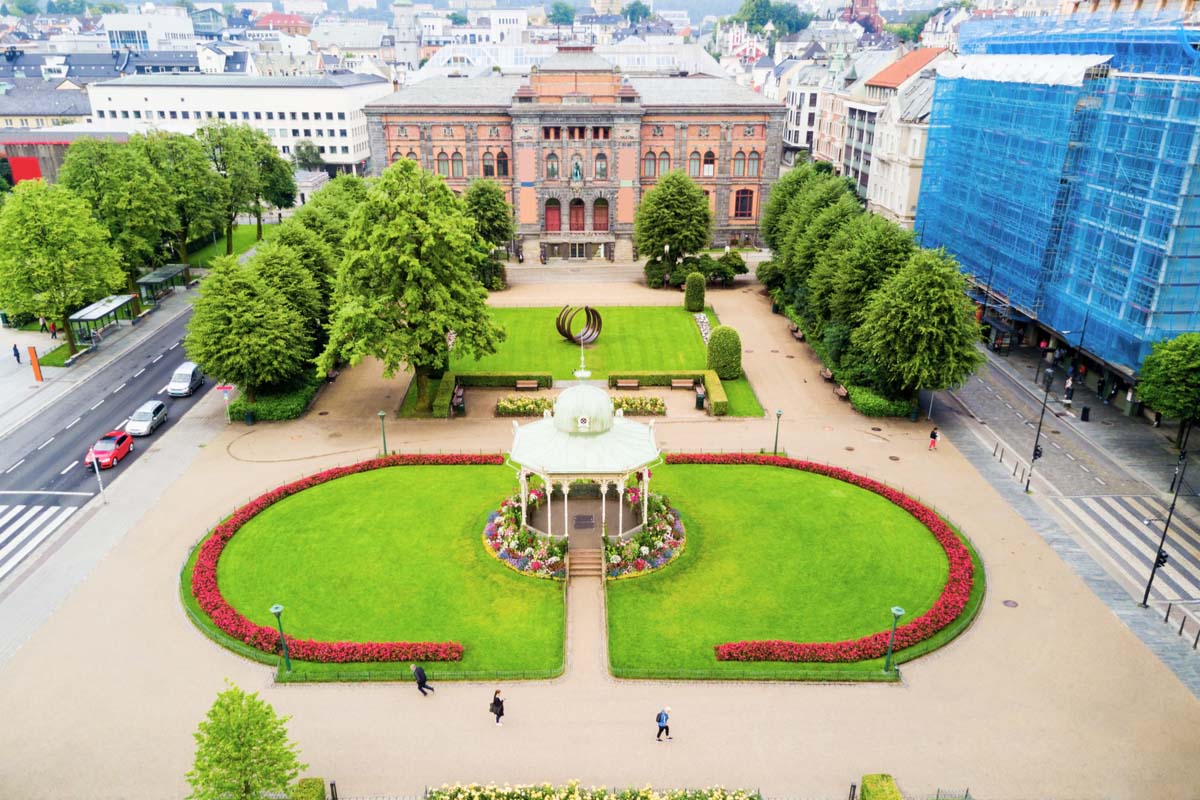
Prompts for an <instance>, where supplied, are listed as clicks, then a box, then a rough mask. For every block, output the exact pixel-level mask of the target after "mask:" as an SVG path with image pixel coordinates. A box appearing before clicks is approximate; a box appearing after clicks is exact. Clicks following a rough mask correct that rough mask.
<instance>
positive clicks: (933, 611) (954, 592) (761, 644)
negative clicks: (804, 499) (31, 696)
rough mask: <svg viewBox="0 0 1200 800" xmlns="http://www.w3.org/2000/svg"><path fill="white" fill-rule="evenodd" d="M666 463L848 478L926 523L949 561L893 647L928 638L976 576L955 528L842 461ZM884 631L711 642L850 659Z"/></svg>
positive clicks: (795, 657) (721, 651) (762, 657)
mask: <svg viewBox="0 0 1200 800" xmlns="http://www.w3.org/2000/svg"><path fill="white" fill-rule="evenodd" d="M665 460H666V463H668V464H720V465H739V464H748V465H755V466H769V467H784V468H786V469H795V470H800V471H802V472H812V473H814V474H817V475H823V476H825V477H827V478H833V479H835V480H839V481H843V482H845V483H849V484H850V485H852V486H857V487H859V488H861V489H866V490H867V491H869V492H874V493H875V494H877V495H879V496H880V497H883V498H884V499H886V500H888V501H889V502H891V503H893V504H895V505H897V506H899V507H900V508H902V509H904V510H905V511H907V512H908V513H909V514H911V515H912V516H913V517H914V518H915V519H916V520H917V521H918V522H920V523H921V524H922V525H924V526H925V527H926V528H928V529H929V532H930V533H932V534H933V538H935V539H936V540H937V542H938V544H940V545H941V546H942V550H943V551H945V553H946V560H947V561H948V562H949V564H950V570H949V574H948V575H947V577H946V584H945V585H944V586H943V587H942V592H941V594H940V595H939V596H938V599H937V600H936V601H935V602H934V604H933V607H932V608H930V609H929V610H928V611H926V612H925V613H924V614H922V615H921V616H919V617H917V618H916V619H915V620H912V621H911V622H906V623H905V624H903V625H901V626H899V627H898V628H896V642H895V649H896V651H900V650H903V649H904V648H906V647H911V646H913V645H915V644H917V643H919V642H923V641H925V640H926V639H929V638H930V637H932V636H933V635H934V634H936V633H937V632H938V631H941V630H942V629H944V628H946V627H947V626H949V625H950V624H951V623H952V622H954V621H955V620H956V619H958V617H959V616H960V615H961V614H962V613H963V611H964V610H965V609H966V607H967V604H968V602H969V601H970V598H971V590H972V588H973V587H974V581H975V564H974V562H973V561H972V560H971V552H970V550H968V549H967V546H966V545H965V544H963V543H962V540H961V539H959V537H958V534H956V533H955V532H954V529H953V528H951V527H950V525H949V524H948V523H947V522H946V521H945V520H944V519H942V518H941V516H939V515H938V514H937V512H935V511H934V510H933V509H931V508H929V507H928V506H926V505H925V504H923V503H921V502H919V501H917V500H914V499H913V498H911V497H909V496H908V495H906V494H905V493H904V492H901V491H899V490H898V489H893V488H891V487H890V486H887V485H885V484H883V483H880V482H879V481H876V480H873V479H871V478H868V477H865V476H863V475H859V474H858V473H856V472H851V471H850V470H847V469H842V468H841V467H833V466H829V465H828V464H818V463H816V462H813V461H801V460H798V459H794V458H784V457H782V456H767V455H757V454H754V453H724V454H719V455H710V454H706V453H673V454H667V456H666V459H665ZM888 638H889V631H887V630H883V631H880V632H879V633H873V634H870V635H868V636H863V637H861V638H859V639H850V640H846V641H841V642H788V641H780V640H766V641H761V640H760V641H742V642H726V643H724V644H718V645H715V646H714V648H713V649H714V651H715V652H716V656H717V660H718V661H793V662H795V661H824V662H849V661H866V660H869V659H873V658H881V657H882V656H883V655H884V654H885V653H886V652H887V644H888Z"/></svg>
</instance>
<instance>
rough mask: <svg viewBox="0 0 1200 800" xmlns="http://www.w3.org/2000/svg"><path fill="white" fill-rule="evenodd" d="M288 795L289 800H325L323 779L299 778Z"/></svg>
mask: <svg viewBox="0 0 1200 800" xmlns="http://www.w3.org/2000/svg"><path fill="white" fill-rule="evenodd" d="M288 794H289V800H325V779H324V778H301V779H300V780H298V781H296V785H295V786H293V787H292V791H291V792H289V793H288Z"/></svg>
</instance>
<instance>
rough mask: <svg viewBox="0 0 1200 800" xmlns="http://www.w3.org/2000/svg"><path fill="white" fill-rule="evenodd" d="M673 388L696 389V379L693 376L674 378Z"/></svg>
mask: <svg viewBox="0 0 1200 800" xmlns="http://www.w3.org/2000/svg"><path fill="white" fill-rule="evenodd" d="M671 388H672V389H695V388H696V381H695V380H694V379H692V378H672V379H671Z"/></svg>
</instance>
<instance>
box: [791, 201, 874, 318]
mask: <svg viewBox="0 0 1200 800" xmlns="http://www.w3.org/2000/svg"><path fill="white" fill-rule="evenodd" d="M861 215H862V209H861V208H860V207H859V205H858V199H857V198H855V197H854V195H852V194H850V193H849V192H844V193H842V194H841V195H840V196H839V197H838V198H837V200H836V201H835V202H834V203H833V204H832V205H828V206H825V207H824V208H822V209H820V210H819V211H816V212H815V214H814V216H813V217H812V218H811V219H810V221H809V224H808V225H806V226H804V227H803V232H802V233H801V227H800V226H796V228H795V235H794V236H793V237H792V239H790V240H789V244H788V247H787V250H786V253H787V256H788V257H786V258H785V259H784V262H783V273H784V295H785V297H786V298H787V299H788V300H789V301H790V302H791V303H792V304H793V305H794V306H795V307H796V308H798V309H800V310H802V311H803V312H804V314H805V315H806V316H808V317H809V318H810V319H812V320H813V321H814V322H818V323H819V322H820V321H821V320H823V319H827V318H828V316H829V315H828V309H827V308H825V307H824V305H823V304H824V302H825V301H824V298H823V295H822V293H821V292H820V286H821V285H822V284H821V282H820V281H818V282H817V283H816V285H815V287H814V284H813V282H812V277H813V272H814V271H815V268H816V267H817V265H818V262H819V261H820V259H821V257H822V256H823V255H824V254H825V253H826V252H827V251H832V250H833V248H832V247H831V244H830V243H831V240H832V239H834V238H835V237H837V236H838V235H839V233H840V232H841V231H843V230H845V228H846V226H847V225H849V224H851V223H852V222H853V221H854V220H855V219H857V218H858V217H860V216H861ZM813 288H817V289H818V293H817V297H812V296H811V292H812V289H813Z"/></svg>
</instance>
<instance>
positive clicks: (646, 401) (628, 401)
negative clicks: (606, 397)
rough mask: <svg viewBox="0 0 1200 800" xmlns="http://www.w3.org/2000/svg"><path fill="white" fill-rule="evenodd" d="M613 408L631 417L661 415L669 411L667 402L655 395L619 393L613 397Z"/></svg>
mask: <svg viewBox="0 0 1200 800" xmlns="http://www.w3.org/2000/svg"><path fill="white" fill-rule="evenodd" d="M613 410H614V411H623V412H625V414H626V415H627V416H630V417H661V416H663V415H664V414H666V413H667V403H666V401H665V400H663V399H662V398H661V397H655V396H653V395H648V394H643V395H631V394H626V395H619V396H617V397H614V398H613Z"/></svg>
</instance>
